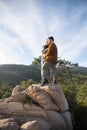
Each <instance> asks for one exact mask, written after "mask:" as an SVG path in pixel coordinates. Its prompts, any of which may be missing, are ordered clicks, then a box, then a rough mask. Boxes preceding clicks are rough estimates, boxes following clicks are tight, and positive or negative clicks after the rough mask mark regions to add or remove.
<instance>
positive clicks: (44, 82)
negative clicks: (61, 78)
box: [41, 79, 49, 86]
mask: <svg viewBox="0 0 87 130" xmlns="http://www.w3.org/2000/svg"><path fill="white" fill-rule="evenodd" d="M48 83H49V82H48V80H47V79H45V80H44V81H43V82H42V83H41V86H44V85H46V84H48Z"/></svg>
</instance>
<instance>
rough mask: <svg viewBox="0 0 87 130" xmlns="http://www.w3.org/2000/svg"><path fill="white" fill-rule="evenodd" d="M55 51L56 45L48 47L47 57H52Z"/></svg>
mask: <svg viewBox="0 0 87 130" xmlns="http://www.w3.org/2000/svg"><path fill="white" fill-rule="evenodd" d="M53 50H54V44H51V45H50V46H49V47H48V50H47V52H46V54H44V55H45V57H47V56H49V55H52V53H53Z"/></svg>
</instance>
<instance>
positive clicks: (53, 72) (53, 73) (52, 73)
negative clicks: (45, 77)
mask: <svg viewBox="0 0 87 130" xmlns="http://www.w3.org/2000/svg"><path fill="white" fill-rule="evenodd" d="M50 81H51V83H56V69H55V64H51V65H50Z"/></svg>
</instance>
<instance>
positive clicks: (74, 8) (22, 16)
mask: <svg viewBox="0 0 87 130" xmlns="http://www.w3.org/2000/svg"><path fill="white" fill-rule="evenodd" d="M49 36H53V37H54V39H55V43H56V45H57V47H58V57H61V58H62V59H66V60H69V61H71V62H72V63H78V64H79V65H80V66H84V67H87V0H0V64H24V65H30V64H31V63H32V61H33V59H34V57H38V56H40V55H41V50H42V46H43V45H44V44H45V41H46V39H47V38H48V37H49Z"/></svg>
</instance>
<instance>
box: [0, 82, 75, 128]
mask: <svg viewBox="0 0 87 130" xmlns="http://www.w3.org/2000/svg"><path fill="white" fill-rule="evenodd" d="M72 129H73V127H72V121H71V115H70V112H69V106H68V103H67V100H66V98H65V96H64V93H63V92H62V90H61V89H60V87H59V86H57V85H52V84H48V85H45V86H43V87H42V86H40V84H33V85H31V86H29V87H28V88H27V89H25V90H24V88H23V87H22V86H20V85H17V86H16V87H15V88H14V89H13V92H12V96H11V97H9V98H7V99H2V100H0V130H72Z"/></svg>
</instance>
